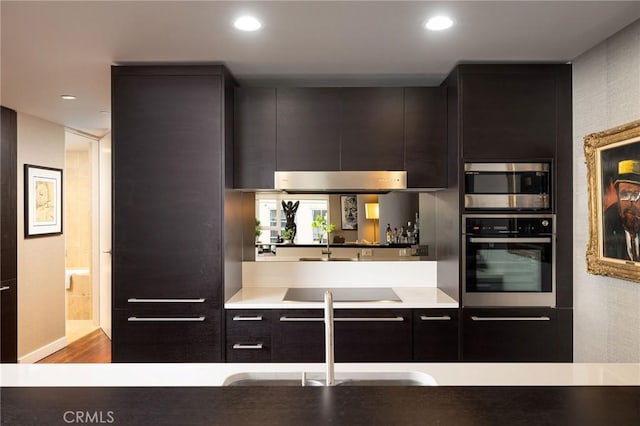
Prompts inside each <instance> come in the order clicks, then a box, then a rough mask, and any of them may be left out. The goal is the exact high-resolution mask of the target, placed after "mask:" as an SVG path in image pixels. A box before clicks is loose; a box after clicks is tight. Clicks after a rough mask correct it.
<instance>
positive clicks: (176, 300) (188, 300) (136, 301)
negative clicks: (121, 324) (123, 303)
mask: <svg viewBox="0 0 640 426" xmlns="http://www.w3.org/2000/svg"><path fill="white" fill-rule="evenodd" d="M204 301H205V299H204V298H199V299H138V298H135V297H132V298H131V299H127V302H129V303H204Z"/></svg>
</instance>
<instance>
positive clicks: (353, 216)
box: [340, 195, 358, 230]
mask: <svg viewBox="0 0 640 426" xmlns="http://www.w3.org/2000/svg"><path fill="white" fill-rule="evenodd" d="M340 207H341V211H342V216H341V217H342V220H341V228H342V229H345V230H346V229H349V230H355V229H358V200H357V198H356V196H355V195H342V196H341V197H340Z"/></svg>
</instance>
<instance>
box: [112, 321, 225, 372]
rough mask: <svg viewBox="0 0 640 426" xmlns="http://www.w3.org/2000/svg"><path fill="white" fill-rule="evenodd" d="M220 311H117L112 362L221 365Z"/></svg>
mask: <svg viewBox="0 0 640 426" xmlns="http://www.w3.org/2000/svg"><path fill="white" fill-rule="evenodd" d="M219 317H220V311H219V310H216V309H207V310H200V311H197V312H195V311H192V312H179V311H177V310H165V312H148V311H128V310H115V311H114V312H113V336H112V337H113V339H112V361H113V362H221V361H222V354H221V351H220V349H219V348H220V347H221V339H222V336H221V335H220V318H219Z"/></svg>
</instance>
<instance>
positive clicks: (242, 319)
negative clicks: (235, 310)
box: [233, 315, 262, 321]
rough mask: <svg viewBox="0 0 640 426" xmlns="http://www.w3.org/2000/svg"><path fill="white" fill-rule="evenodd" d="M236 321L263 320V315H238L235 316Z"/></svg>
mask: <svg viewBox="0 0 640 426" xmlns="http://www.w3.org/2000/svg"><path fill="white" fill-rule="evenodd" d="M233 320H234V321H262V315H256V316H251V317H249V316H242V315H236V316H234V317H233Z"/></svg>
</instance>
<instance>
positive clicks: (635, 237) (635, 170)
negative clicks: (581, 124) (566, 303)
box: [584, 121, 640, 282]
mask: <svg viewBox="0 0 640 426" xmlns="http://www.w3.org/2000/svg"><path fill="white" fill-rule="evenodd" d="M584 153H585V159H586V163H587V182H588V186H589V246H588V248H587V271H588V272H589V273H591V274H596V275H606V276H610V277H615V278H620V279H624V280H628V281H635V282H640V121H634V122H632V123H628V124H625V125H623V126H620V127H616V128H613V129H609V130H605V131H602V132H597V133H592V134H590V135H587V136H586V137H585V138H584Z"/></svg>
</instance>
